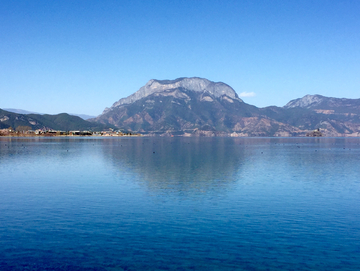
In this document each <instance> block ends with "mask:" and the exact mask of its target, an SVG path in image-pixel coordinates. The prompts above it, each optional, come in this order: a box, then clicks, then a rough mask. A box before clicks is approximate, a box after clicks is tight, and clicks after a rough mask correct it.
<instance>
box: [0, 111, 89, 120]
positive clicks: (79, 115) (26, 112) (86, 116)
mask: <svg viewBox="0 0 360 271" xmlns="http://www.w3.org/2000/svg"><path fill="white" fill-rule="evenodd" d="M3 110H5V111H9V112H13V113H18V114H26V115H28V114H38V115H46V114H45V113H38V112H32V111H27V110H23V109H15V108H3ZM69 115H71V116H78V117H80V118H82V119H83V120H88V119H92V118H95V116H90V115H85V114H74V113H69Z"/></svg>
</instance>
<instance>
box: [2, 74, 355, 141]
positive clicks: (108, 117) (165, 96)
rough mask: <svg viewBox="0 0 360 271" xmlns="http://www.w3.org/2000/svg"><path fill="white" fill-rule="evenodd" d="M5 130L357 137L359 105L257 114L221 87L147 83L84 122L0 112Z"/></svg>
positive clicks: (298, 104) (337, 102) (318, 101)
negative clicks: (29, 128) (24, 127)
mask: <svg viewBox="0 0 360 271" xmlns="http://www.w3.org/2000/svg"><path fill="white" fill-rule="evenodd" d="M10 111H13V112H10ZM82 116H83V118H86V117H90V116H84V115H82ZM10 126H11V127H13V128H16V127H18V126H29V127H31V128H32V129H38V128H50V129H54V130H93V131H98V130H104V129H107V128H109V127H112V128H116V127H117V128H119V129H121V130H125V131H132V132H140V133H143V134H148V135H183V136H192V135H195V136H305V135H306V134H307V133H311V132H312V131H313V130H315V129H316V130H317V129H320V133H317V134H323V135H324V136H360V99H345V98H331V97H325V96H321V95H306V96H304V97H303V98H299V99H295V100H292V101H290V102H289V103H287V104H286V105H285V106H284V107H277V106H269V107H265V108H258V107H256V106H253V105H250V104H247V103H245V102H244V101H243V100H241V99H240V98H239V96H238V95H237V94H236V92H235V91H234V90H233V89H232V88H231V87H230V86H229V85H227V84H225V83H222V82H212V81H210V80H207V79H203V78H198V77H192V78H178V79H175V80H150V81H149V82H148V83H147V84H146V85H145V86H143V87H141V88H140V89H139V90H138V91H136V92H135V93H134V94H132V95H130V96H129V97H127V98H122V99H120V100H119V101H117V102H115V103H114V104H113V105H112V106H111V107H110V108H105V110H104V112H103V113H102V114H101V115H99V116H97V117H93V118H90V119H88V121H87V120H84V119H82V118H80V117H78V116H73V115H69V114H66V113H63V114H57V115H48V114H39V113H36V114H34V112H29V111H25V110H20V109H8V110H1V109H0V128H8V127H10Z"/></svg>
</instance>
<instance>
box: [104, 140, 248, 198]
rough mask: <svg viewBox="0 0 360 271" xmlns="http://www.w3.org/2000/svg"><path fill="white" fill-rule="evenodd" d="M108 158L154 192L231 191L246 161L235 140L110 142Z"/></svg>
mask: <svg viewBox="0 0 360 271" xmlns="http://www.w3.org/2000/svg"><path fill="white" fill-rule="evenodd" d="M102 148H103V153H104V157H106V158H107V159H110V160H111V162H112V164H113V165H114V166H115V167H117V168H118V169H119V170H120V171H119V172H120V173H119V174H120V175H121V174H122V173H124V170H125V171H126V170H131V171H133V172H136V174H138V176H139V177H140V178H139V179H140V181H141V182H142V183H143V184H145V185H146V186H148V187H149V188H150V189H156V190H158V189H161V190H166V189H170V190H176V191H200V192H201V191H207V190H209V189H219V188H221V187H223V188H224V187H227V186H228V185H229V184H230V183H233V182H235V181H236V174H237V173H238V172H239V170H241V165H242V164H243V163H244V160H245V157H246V153H245V152H246V150H245V147H244V145H242V144H241V141H240V140H236V139H232V138H214V139H212V138H130V139H122V140H112V139H109V140H107V141H106V144H105V142H104V144H102Z"/></svg>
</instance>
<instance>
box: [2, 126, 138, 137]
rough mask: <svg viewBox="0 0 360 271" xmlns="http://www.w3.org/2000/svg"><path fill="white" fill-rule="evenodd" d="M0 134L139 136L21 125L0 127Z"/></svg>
mask: <svg viewBox="0 0 360 271" xmlns="http://www.w3.org/2000/svg"><path fill="white" fill-rule="evenodd" d="M0 136H14V137H16V136H17V137H19V136H20V137H22V136H29V137H31V136H141V134H138V133H132V132H122V131H120V130H114V129H112V128H109V129H107V130H104V131H60V130H53V129H46V128H43V129H37V130H30V129H23V128H21V126H19V127H17V128H16V129H13V128H12V127H10V128H6V129H0Z"/></svg>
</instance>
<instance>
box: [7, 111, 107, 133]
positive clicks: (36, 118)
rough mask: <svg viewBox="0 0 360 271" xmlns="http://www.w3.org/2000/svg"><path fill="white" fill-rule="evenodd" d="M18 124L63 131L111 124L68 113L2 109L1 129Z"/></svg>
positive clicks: (95, 128)
mask: <svg viewBox="0 0 360 271" xmlns="http://www.w3.org/2000/svg"><path fill="white" fill-rule="evenodd" d="M18 126H28V127H30V128H31V129H33V130H35V129H43V128H45V129H54V130H63V131H71V130H91V131H101V130H104V129H107V128H109V125H105V124H101V123H96V122H89V121H86V120H83V119H82V118H80V117H77V116H72V115H69V114H66V113H62V114H57V115H47V114H45V115H40V114H18V113H13V112H9V111H5V110H2V109H0V129H4V128H9V127H12V128H13V129H16V127H18ZM110 127H113V126H112V125H111V126H110Z"/></svg>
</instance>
